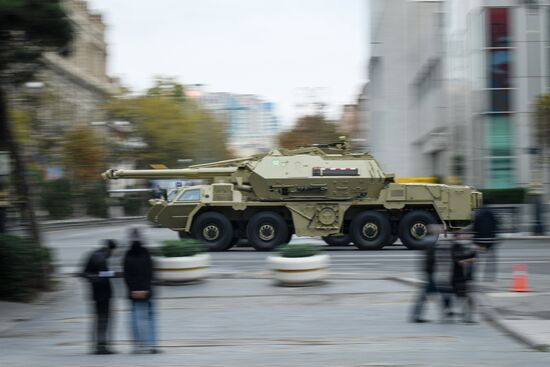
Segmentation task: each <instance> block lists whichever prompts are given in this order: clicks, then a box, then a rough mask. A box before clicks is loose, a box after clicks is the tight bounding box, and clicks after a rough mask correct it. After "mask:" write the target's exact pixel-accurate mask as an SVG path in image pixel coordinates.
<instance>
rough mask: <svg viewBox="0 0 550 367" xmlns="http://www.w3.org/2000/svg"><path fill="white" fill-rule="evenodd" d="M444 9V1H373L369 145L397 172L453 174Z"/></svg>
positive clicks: (402, 175)
mask: <svg viewBox="0 0 550 367" xmlns="http://www.w3.org/2000/svg"><path fill="white" fill-rule="evenodd" d="M442 11H443V4H442V2H441V1H410V0H373V1H371V57H370V60H369V68H368V78H369V84H368V93H369V94H368V102H367V104H366V107H363V109H365V110H366V113H364V115H363V116H366V120H368V133H367V137H366V139H367V146H368V147H369V149H370V151H371V152H372V153H373V155H374V156H375V157H376V158H377V159H378V160H379V161H380V163H381V164H382V167H383V168H384V169H385V170H388V171H391V172H394V173H395V174H396V175H397V177H412V176H447V175H448V166H447V165H446V164H445V161H446V159H447V155H448V153H447V150H446V144H445V140H446V139H445V138H446V136H447V134H448V132H447V130H448V128H447V123H446V121H445V119H444V116H445V114H446V110H445V103H444V102H445V98H444V94H443V93H442V91H443V85H442V68H443V65H442V58H443V48H442V44H443V28H442V15H443V13H442ZM363 123H364V122H363Z"/></svg>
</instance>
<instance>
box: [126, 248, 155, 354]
mask: <svg viewBox="0 0 550 367" xmlns="http://www.w3.org/2000/svg"><path fill="white" fill-rule="evenodd" d="M123 268H124V279H125V281H126V285H127V287H128V298H129V299H130V303H131V310H132V311H131V321H130V322H131V329H132V335H133V340H134V353H138V354H142V353H153V354H154V353H159V350H158V349H157V337H156V325H155V324H156V320H155V310H154V304H153V288H152V284H151V283H152V281H153V262H152V260H151V255H150V254H149V251H148V250H147V249H146V248H145V247H143V244H142V242H141V241H140V240H139V239H134V240H132V241H131V244H130V248H129V249H128V251H127V252H126V255H125V257H124V262H123Z"/></svg>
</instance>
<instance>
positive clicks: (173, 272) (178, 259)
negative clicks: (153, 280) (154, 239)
mask: <svg viewBox="0 0 550 367" xmlns="http://www.w3.org/2000/svg"><path fill="white" fill-rule="evenodd" d="M204 250H205V249H204V247H203V246H202V245H201V244H200V243H199V242H198V241H195V240H193V239H182V240H170V241H163V242H162V246H161V248H160V253H159V255H160V256H155V257H154V263H155V271H156V277H157V279H158V280H161V281H167V282H174V281H175V282H185V281H191V280H199V279H202V278H204V277H206V275H207V273H208V267H209V265H210V255H209V254H207V253H203V252H204Z"/></svg>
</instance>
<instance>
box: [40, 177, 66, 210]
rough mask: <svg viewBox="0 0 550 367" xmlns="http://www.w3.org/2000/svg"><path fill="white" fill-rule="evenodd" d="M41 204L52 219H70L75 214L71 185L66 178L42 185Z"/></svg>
mask: <svg viewBox="0 0 550 367" xmlns="http://www.w3.org/2000/svg"><path fill="white" fill-rule="evenodd" d="M42 188H43V192H42V196H41V204H42V207H43V208H44V209H46V210H47V211H48V212H49V213H50V217H51V218H52V219H63V218H68V217H70V216H71V215H72V214H73V197H72V191H71V183H70V182H69V180H67V179H66V178H60V179H58V180H54V181H46V182H44V183H43V184H42Z"/></svg>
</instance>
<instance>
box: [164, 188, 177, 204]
mask: <svg viewBox="0 0 550 367" xmlns="http://www.w3.org/2000/svg"><path fill="white" fill-rule="evenodd" d="M177 195H178V190H172V191H170V192H169V193H168V196H167V197H166V201H168V202H170V201H174V199H175V198H176V196H177Z"/></svg>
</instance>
